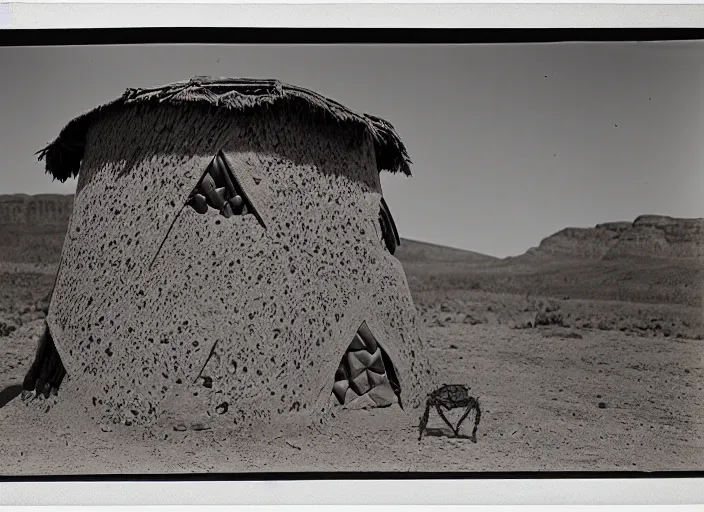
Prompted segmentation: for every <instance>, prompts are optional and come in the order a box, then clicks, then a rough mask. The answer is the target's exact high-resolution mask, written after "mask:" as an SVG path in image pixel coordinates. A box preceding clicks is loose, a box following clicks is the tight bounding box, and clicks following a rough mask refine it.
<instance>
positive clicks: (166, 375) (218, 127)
mask: <svg viewBox="0 0 704 512" xmlns="http://www.w3.org/2000/svg"><path fill="white" fill-rule="evenodd" d="M218 150H223V152H224V155H225V157H226V159H227V161H228V163H229V165H230V167H231V168H232V169H233V170H234V172H235V175H236V179H237V181H238V182H239V184H240V186H241V187H242V188H243V189H244V190H245V192H246V194H247V196H248V197H249V198H250V201H251V203H252V205H253V206H254V208H255V209H256V210H257V212H258V214H259V215H258V217H259V218H257V216H254V215H245V216H234V217H230V218H224V217H223V216H221V215H219V214H218V212H217V211H215V210H212V209H211V210H210V211H208V213H206V214H204V215H200V214H198V213H196V212H195V211H194V210H193V209H192V208H190V207H188V206H186V207H184V203H185V202H186V200H187V198H188V195H189V193H190V192H191V190H192V189H193V188H194V186H195V185H196V184H197V183H198V181H199V180H200V178H201V176H202V174H203V172H204V171H205V169H206V167H207V166H208V164H209V162H210V160H211V159H212V157H213V156H214V154H215V153H216V151H218ZM380 197H381V187H380V182H379V176H378V172H377V169H376V164H375V161H374V151H373V145H372V142H371V140H370V138H369V136H368V135H367V134H366V133H365V132H363V131H361V130H359V131H353V130H351V129H349V128H348V129H343V128H342V127H340V126H339V125H338V124H336V123H333V122H329V123H327V124H322V125H321V124H314V123H311V122H309V121H307V120H305V118H304V117H302V116H297V115H292V114H290V113H287V112H282V111H278V110H276V109H271V110H270V111H269V112H268V114H267V116H266V117H264V116H254V115H249V114H247V113H243V114H239V115H235V114H230V113H227V112H222V111H216V110H202V109H197V108H194V107H190V108H176V107H164V108H160V109H158V110H155V109H152V108H147V107H140V108H139V109H136V108H132V109H130V110H128V111H126V112H125V113H124V114H113V115H111V116H108V117H106V118H104V119H103V120H102V121H101V122H100V123H99V124H97V125H95V126H94V127H93V128H92V129H91V130H90V132H89V137H88V144H87V149H86V155H85V159H84V162H83V167H82V169H81V178H80V180H79V192H78V194H77V196H76V199H75V204H74V215H73V217H72V220H71V223H70V226H69V230H68V233H67V236H66V243H65V247H64V252H63V257H62V263H61V270H60V273H59V277H58V281H57V287H56V290H55V294H54V297H53V300H52V304H51V309H50V312H49V322H50V326H51V329H52V332H53V334H54V337H55V339H56V343H57V346H58V349H59V351H60V354H61V357H62V360H63V361H64V364H65V366H66V368H67V371H68V373H69V375H70V376H71V378H72V380H73V384H72V388H75V389H80V390H81V392H80V393H77V394H76V395H75V396H74V397H66V396H64V398H63V399H64V400H65V399H80V400H84V401H85V403H87V404H89V405H90V407H91V408H92V410H94V411H95V413H96V415H97V416H99V417H102V418H103V419H104V418H106V417H107V418H113V419H114V420H119V421H124V420H129V421H132V422H137V423H139V422H147V421H150V420H154V419H155V418H156V417H158V416H160V415H163V414H164V413H168V415H170V416H173V415H174V414H176V415H178V414H179V413H178V411H181V412H182V413H183V414H187V413H188V412H187V411H189V410H190V411H193V412H195V413H197V412H198V411H201V410H202V411H208V412H209V413H210V414H212V415H213V416H215V415H218V416H219V417H225V418H228V419H231V420H232V421H233V422H235V423H237V424H252V423H253V422H255V421H256V420H258V419H261V420H268V421H271V420H274V419H275V417H276V416H277V415H281V414H288V413H292V412H297V413H314V414H322V415H323V416H325V414H326V413H327V412H329V411H330V408H331V406H332V407H334V404H333V403H334V400H331V392H332V386H333V383H334V375H335V371H336V370H337V367H338V364H339V362H340V358H341V356H342V355H343V353H344V352H345V349H346V348H347V346H348V345H349V343H350V342H351V341H352V340H353V337H354V335H355V333H356V331H357V329H358V328H359V326H360V325H361V323H362V322H363V321H366V322H367V325H368V326H369V328H370V330H371V331H372V333H373V335H374V336H375V337H376V339H377V340H378V341H379V343H380V344H381V346H382V347H383V348H384V350H386V352H387V353H388V355H389V356H390V358H391V360H392V361H393V363H394V365H395V370H396V373H397V376H398V378H399V381H400V385H401V389H402V392H401V399H402V401H403V405H404V407H406V408H410V407H414V406H418V405H421V402H422V400H423V399H424V397H425V394H426V393H427V392H429V391H430V390H432V389H433V387H434V386H435V384H436V383H435V381H434V378H435V375H434V373H433V372H432V370H431V365H430V362H429V360H428V354H427V349H426V345H425V344H424V342H423V340H422V339H421V336H420V333H419V331H418V328H417V327H418V326H417V325H416V311H415V308H414V305H413V302H412V299H411V295H410V291H409V289H408V286H407V283H406V279H405V274H404V272H403V269H402V267H401V264H400V262H399V261H398V260H397V259H396V258H394V257H393V256H392V255H391V254H390V253H389V252H388V251H387V250H386V248H385V245H384V243H383V241H382V240H381V236H380V232H379V230H380V228H379V222H378V215H379V202H380ZM175 411H176V412H175Z"/></svg>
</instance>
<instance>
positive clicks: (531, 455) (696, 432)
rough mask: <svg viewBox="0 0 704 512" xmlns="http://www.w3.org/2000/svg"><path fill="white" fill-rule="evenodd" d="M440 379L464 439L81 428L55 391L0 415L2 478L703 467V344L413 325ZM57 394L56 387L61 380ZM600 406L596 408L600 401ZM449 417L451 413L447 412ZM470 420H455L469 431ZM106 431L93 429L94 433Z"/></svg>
mask: <svg viewBox="0 0 704 512" xmlns="http://www.w3.org/2000/svg"><path fill="white" fill-rule="evenodd" d="M40 327H41V320H35V321H32V322H29V323H27V324H25V325H23V326H22V327H21V328H20V329H18V330H17V331H15V332H13V333H12V334H10V335H9V336H5V337H2V338H0V353H3V354H6V356H5V357H3V359H2V361H1V362H0V371H1V372H2V373H0V388H2V389H7V388H9V387H12V386H17V385H19V384H21V380H22V377H23V375H24V369H25V368H26V367H27V365H28V364H29V363H30V362H31V358H32V356H33V350H34V347H33V343H32V341H31V340H34V339H36V336H37V334H38V332H39V329H40ZM427 337H428V340H429V341H430V343H431V346H432V351H433V357H434V359H435V360H436V361H437V364H438V366H439V367H441V368H445V369H446V370H445V375H446V381H447V382H448V383H464V384H466V385H469V386H470V387H471V392H472V394H473V395H474V396H478V397H479V398H480V401H481V404H482V409H483V411H482V419H481V423H480V426H479V431H478V443H477V444H473V443H472V442H470V441H469V440H468V439H466V438H459V439H454V438H451V437H449V434H450V431H449V429H448V428H447V427H445V426H444V424H443V423H442V422H441V420H439V418H437V416H435V415H434V414H431V420H430V423H429V425H428V426H429V429H428V435H427V436H426V437H424V438H423V440H422V441H421V442H419V441H418V438H417V436H418V432H417V425H418V420H419V417H420V414H421V413H422V411H408V412H403V411H401V410H400V409H398V408H396V407H394V408H388V409H378V410H374V411H340V412H339V413H338V414H337V415H336V418H335V419H334V420H332V422H331V423H330V424H328V425H325V426H323V427H320V428H313V427H310V426H306V425H305V424H304V423H303V422H297V421H296V419H295V418H292V419H291V422H290V424H288V425H286V426H277V427H276V428H273V427H272V428H270V429H268V430H267V429H262V430H259V431H257V432H245V431H238V430H236V429H235V426H234V425H221V426H218V425H216V426H215V427H214V428H212V429H211V430H194V429H193V427H192V426H188V427H187V428H186V430H184V431H174V429H173V427H171V426H170V425H168V424H167V425H163V426H159V427H154V428H151V429H146V428H140V427H126V426H124V425H111V426H102V428H101V427H100V426H98V425H95V424H93V423H92V422H91V421H90V419H89V418H88V416H87V415H86V414H82V413H81V411H76V410H70V409H69V408H67V407H65V406H63V405H62V403H61V400H60V398H61V395H60V394H59V396H57V397H52V398H50V399H49V400H44V399H43V398H35V399H34V400H33V401H30V400H23V399H22V396H21V395H20V396H18V397H17V398H15V399H14V400H12V401H11V402H10V403H8V404H7V405H6V406H5V407H3V408H2V409H0V453H2V462H3V463H2V464H1V465H0V467H1V469H0V473H1V474H5V475H36V474H96V473H113V474H116V473H117V474H120V473H121V474H127V473H185V472H259V471H284V472H285V471H297V472H298V471H352V472H354V471H541V470H549V471H597V470H598V471H612V470H616V471H618V470H638V471H669V470H699V469H701V468H702V466H703V465H704V421H703V420H704V418H703V417H702V415H701V411H702V410H703V407H704V392H703V391H702V386H703V385H704V358H703V355H704V342H703V341H700V340H685V339H673V338H663V337H651V338H648V337H643V336H638V335H635V334H629V333H624V332H621V331H608V330H599V329H594V330H587V329H581V330H576V329H571V328H564V327H556V326H547V327H538V328H532V329H518V328H515V327H511V326H508V325H503V324H500V323H485V324H477V325H470V324H464V323H451V322H448V324H447V325H445V326H433V327H429V328H428V329H427ZM66 386H70V383H67V384H66ZM600 404H601V405H600ZM457 415H458V414H455V413H453V414H452V415H451V417H455V418H456V417H457ZM472 419H473V417H472V416H470V418H469V419H468V420H467V421H466V422H465V423H464V424H463V427H462V433H463V434H465V435H468V434H469V433H470V432H471V425H472ZM106 430H107V431H106Z"/></svg>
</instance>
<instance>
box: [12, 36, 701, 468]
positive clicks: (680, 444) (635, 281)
mask: <svg viewBox="0 0 704 512" xmlns="http://www.w3.org/2000/svg"><path fill="white" fill-rule="evenodd" d="M0 63H1V66H2V69H4V70H8V72H7V73H6V74H4V75H3V80H2V84H1V85H0V93H1V94H0V111H2V112H3V115H2V117H1V119H0V154H1V155H2V169H0V194H1V195H0V453H2V456H0V458H1V459H2V464H0V474H2V476H4V477H24V476H54V475H96V476H100V475H124V476H126V477H128V476H129V475H134V474H142V475H155V474H156V475H159V474H167V475H179V474H216V473H217V474H223V473H227V474H247V473H288V472H292V473H308V472H311V473H321V472H326V473H333V474H334V473H340V472H346V473H355V474H364V473H370V472H393V473H407V472H420V473H430V472H432V473H443V472H446V473H448V474H449V473H451V472H468V473H486V472H546V471H549V472H604V471H627V472H633V471H635V472H643V471H646V472H652V471H701V470H702V469H704V437H703V436H704V417H703V416H702V411H703V410H704V393H703V390H702V386H703V385H704V364H703V361H704V358H703V356H704V314H703V309H702V306H703V304H702V298H703V293H704V202H703V201H702V185H703V183H702V176H704V170H703V169H702V164H703V162H704V153H703V151H704V150H703V149H702V144H701V141H702V137H703V136H704V123H703V120H702V110H701V108H700V106H701V105H702V103H703V102H704V92H703V91H704V89H703V88H702V87H701V85H702V83H701V76H702V69H703V66H704V44H703V43H701V42H698V41H684V42H683V41H679V42H674V41H673V42H667V41H663V42H647V43H643V42H610V43H609V42H601V43H590V42H564V43H550V44H539V43H511V44H499V43H497V44H438V45H433V44H404V45H390V44H389V45H386V44H365V45H361V44H360V45H355V44H335V45H333V44H329V45H264V44H260V45H256V44H248V45H240V44H230V45H225V44H223V45H205V44H185V45H169V44H149V45H147V44H144V45H142V44H134V45H113V46H110V45H102V46H87V45H86V46H80V45H69V46H34V47H29V46H5V47H2V48H0Z"/></svg>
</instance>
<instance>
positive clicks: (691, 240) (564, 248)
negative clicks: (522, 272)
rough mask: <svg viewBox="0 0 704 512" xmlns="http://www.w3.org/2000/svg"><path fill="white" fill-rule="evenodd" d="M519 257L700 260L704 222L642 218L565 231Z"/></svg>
mask: <svg viewBox="0 0 704 512" xmlns="http://www.w3.org/2000/svg"><path fill="white" fill-rule="evenodd" d="M519 258H521V259H567V260H570V259H577V260H618V259H639V260H640V259H643V260H698V259H702V258H704V219H679V218H674V217H667V216H662V215H641V216H640V217H638V218H637V219H636V220H635V221H633V222H609V223H605V224H598V225H596V226H595V227H593V228H566V229H563V230H561V231H558V232H557V233H555V234H554V235H551V236H549V237H547V238H545V239H544V240H543V241H542V242H540V245H539V246H538V247H534V248H531V249H529V250H528V251H527V252H526V253H525V254H524V255H523V256H520V257H519Z"/></svg>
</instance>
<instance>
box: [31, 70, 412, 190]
mask: <svg viewBox="0 0 704 512" xmlns="http://www.w3.org/2000/svg"><path fill="white" fill-rule="evenodd" d="M280 102H284V106H285V107H289V106H290V107H291V108H301V107H303V108H305V110H306V112H308V113H310V114H311V115H315V116H317V119H319V120H320V121H321V122H324V121H328V120H332V121H335V122H338V123H350V124H357V125H359V126H363V127H365V128H366V129H367V130H368V131H369V133H370V134H371V135H372V138H373V140H374V146H375V150H376V161H377V167H378V169H379V171H380V172H381V171H388V172H392V173H397V172H401V173H403V174H405V175H406V176H410V175H411V170H410V167H409V164H410V163H411V161H410V159H409V157H408V153H407V151H406V148H405V146H404V145H403V142H401V139H400V138H399V136H398V134H397V133H396V131H395V130H394V127H393V126H392V125H391V124H390V123H389V122H387V121H385V120H384V119H381V118H379V117H376V116H372V115H368V114H358V113H356V112H353V111H352V110H349V109H348V108H346V107H345V106H343V105H341V104H339V103H337V102H335V101H333V100H331V99H328V98H325V97H323V96H321V95H319V94H317V93H315V92H312V91H309V90H306V89H303V88H300V87H295V86H292V85H287V84H284V83H282V82H280V81H278V80H264V79H236V78H211V77H194V78H192V79H190V80H188V81H183V82H177V83H173V84H169V85H165V86H162V87H154V88H150V89H127V91H125V93H124V94H123V95H122V97H120V98H118V99H117V100H114V101H112V102H110V103H107V104H105V105H102V106H100V107H98V108H96V109H94V110H91V111H90V112H87V113H85V114H83V115H81V116H79V117H77V118H76V119H74V120H73V121H71V122H69V123H68V124H67V125H66V126H65V127H64V129H63V130H61V133H60V134H59V136H58V137H57V138H56V140H54V142H52V143H51V144H49V145H48V146H47V147H46V148H44V149H42V150H41V151H39V152H37V154H38V155H39V160H43V159H44V160H45V161H46V172H47V173H48V174H51V175H52V176H53V177H54V178H55V179H58V180H59V181H62V182H64V181H66V180H67V179H68V178H70V177H76V176H78V172H79V169H80V165H81V160H82V159H83V153H84V148H85V139H86V134H87V132H88V129H89V128H90V126H91V124H92V123H93V122H95V121H96V120H97V119H99V118H100V116H101V115H102V114H104V113H106V112H113V111H116V110H119V109H121V108H124V107H125V106H129V105H135V104H147V103H153V104H164V103H166V104H170V105H184V104H200V105H205V106H210V107H217V108H223V109H227V110H235V111H241V110H244V109H250V108H255V109H256V108H266V107H271V106H272V105H274V104H278V103H280Z"/></svg>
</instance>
